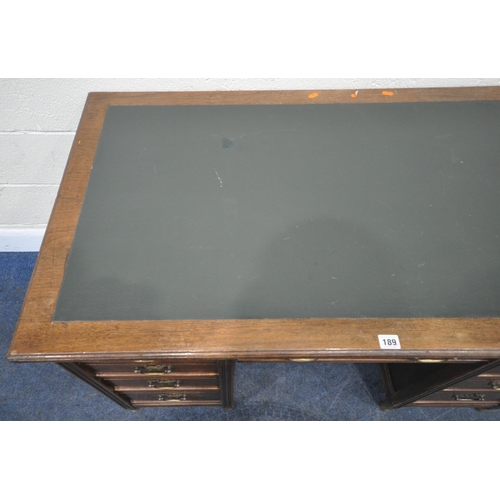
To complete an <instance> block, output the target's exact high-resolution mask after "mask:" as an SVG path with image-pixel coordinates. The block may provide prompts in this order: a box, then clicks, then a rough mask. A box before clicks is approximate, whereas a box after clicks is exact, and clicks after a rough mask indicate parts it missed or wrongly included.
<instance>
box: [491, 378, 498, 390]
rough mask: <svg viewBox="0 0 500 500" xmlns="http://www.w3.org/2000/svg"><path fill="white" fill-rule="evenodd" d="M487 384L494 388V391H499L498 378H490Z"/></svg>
mask: <svg viewBox="0 0 500 500" xmlns="http://www.w3.org/2000/svg"><path fill="white" fill-rule="evenodd" d="M489 385H491V387H493V389H495V391H500V380H492V381H491V382H490V383H489Z"/></svg>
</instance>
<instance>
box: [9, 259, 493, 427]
mask: <svg viewBox="0 0 500 500" xmlns="http://www.w3.org/2000/svg"><path fill="white" fill-rule="evenodd" d="M36 257H37V254H36V253H0V402H1V405H0V420H4V421H47V420H50V421H104V420H124V421H125V420H128V421H132V420H135V421H145V420H163V421H165V420H171V421H174V420H179V421H182V420H183V421H195V420H197V421H203V420H204V421H216V420H240V421H254V420H261V421H262V420H264V421H284V420H288V421H321V420H323V421H377V420H378V421H380V420H386V421H399V420H406V421H430V420H432V421H439V420H445V421H448V420H453V421H464V420H476V421H479V420H481V421H484V420H500V412H499V411H485V412H478V411H476V410H474V409H470V408H456V409H447V408H427V409H421V408H402V409H399V410H392V411H388V412H382V411H381V410H380V409H379V406H378V405H379V403H380V402H381V401H382V400H383V398H384V390H383V385H382V379H381V376H380V373H379V367H378V365H375V364H342V363H339V364H330V363H324V364H323V363H315V364H288V363H270V364H267V363H249V364H246V363H239V364H238V365H237V367H236V381H235V407H234V409H233V410H231V411H227V410H223V409H222V408H218V407H207V408H204V407H187V408H143V409H141V410H139V411H137V412H132V411H128V410H124V409H122V408H121V407H119V406H118V405H117V404H116V403H113V402H112V401H111V400H109V399H108V398H107V397H106V396H104V395H102V394H101V393H99V392H97V391H96V390H95V389H93V388H92V387H90V386H88V385H87V384H86V383H84V382H82V381H81V380H79V379H77V378H76V377H74V376H73V375H71V374H69V373H68V372H66V371H65V370H63V369H62V368H60V367H59V366H57V365H54V364H45V363H33V364H31V363H9V362H8V361H7V360H6V356H7V351H8V348H9V345H10V342H11V340H12V335H13V333H14V329H15V325H16V321H17V319H18V317H19V313H20V310H21V306H22V302H23V299H24V295H25V293H26V290H27V287H28V283H29V279H30V277H31V273H32V271H33V267H34V265H35V261H36Z"/></svg>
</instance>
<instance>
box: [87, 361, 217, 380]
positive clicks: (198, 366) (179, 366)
mask: <svg viewBox="0 0 500 500" xmlns="http://www.w3.org/2000/svg"><path fill="white" fill-rule="evenodd" d="M88 366H90V367H91V368H92V369H93V370H95V372H96V375H97V376H98V377H106V378H110V377H112V376H114V375H115V374H116V375H118V376H120V375H144V374H146V375H147V376H155V377H156V376H162V375H165V374H176V373H184V374H188V373H189V374H192V375H194V374H204V375H217V373H218V370H217V362H215V361H212V362H210V361H207V362H189V361H172V360H164V359H162V360H148V361H127V362H123V361H122V362H116V363H113V362H109V361H108V362H103V363H88Z"/></svg>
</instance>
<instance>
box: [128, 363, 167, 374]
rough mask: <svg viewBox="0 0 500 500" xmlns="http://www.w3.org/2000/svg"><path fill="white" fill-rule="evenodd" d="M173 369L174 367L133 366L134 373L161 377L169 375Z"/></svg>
mask: <svg viewBox="0 0 500 500" xmlns="http://www.w3.org/2000/svg"><path fill="white" fill-rule="evenodd" d="M173 369H174V367H173V366H171V365H142V366H134V373H149V374H151V375H152V374H156V375H163V374H164V373H171V372H172V370H173Z"/></svg>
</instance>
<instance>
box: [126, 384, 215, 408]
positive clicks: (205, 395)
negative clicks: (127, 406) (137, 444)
mask: <svg viewBox="0 0 500 500" xmlns="http://www.w3.org/2000/svg"><path fill="white" fill-rule="evenodd" d="M123 394H125V395H126V396H127V397H128V398H130V402H131V403H132V404H133V405H134V406H185V405H221V404H222V395H221V391H220V390H205V391H196V390H193V391H189V390H182V389H181V388H179V389H177V390H174V389H168V390H167V389H165V390H160V391H158V390H155V391H141V392H124V393H123Z"/></svg>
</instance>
